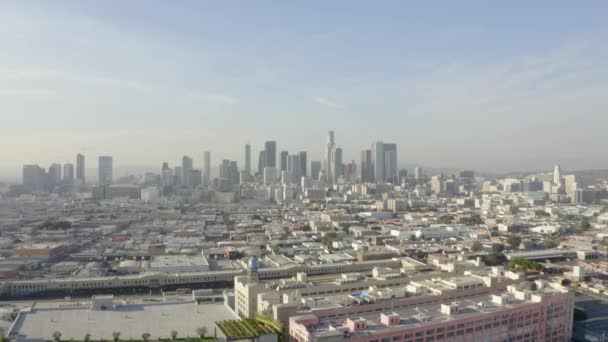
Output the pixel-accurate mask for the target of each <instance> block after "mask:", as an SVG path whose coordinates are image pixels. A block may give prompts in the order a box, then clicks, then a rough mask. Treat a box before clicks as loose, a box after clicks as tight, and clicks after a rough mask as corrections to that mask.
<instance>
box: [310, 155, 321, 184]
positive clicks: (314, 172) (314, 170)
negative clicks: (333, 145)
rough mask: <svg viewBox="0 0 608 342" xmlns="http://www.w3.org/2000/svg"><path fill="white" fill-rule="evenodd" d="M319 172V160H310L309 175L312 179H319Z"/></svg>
mask: <svg viewBox="0 0 608 342" xmlns="http://www.w3.org/2000/svg"><path fill="white" fill-rule="evenodd" d="M319 173H321V162H320V161H318V160H312V161H311V162H310V177H311V178H312V179H314V180H319Z"/></svg>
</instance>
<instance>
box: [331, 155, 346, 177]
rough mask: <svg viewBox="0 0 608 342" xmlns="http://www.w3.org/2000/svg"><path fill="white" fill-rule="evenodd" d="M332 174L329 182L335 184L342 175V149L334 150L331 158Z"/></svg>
mask: <svg viewBox="0 0 608 342" xmlns="http://www.w3.org/2000/svg"><path fill="white" fill-rule="evenodd" d="M331 165H332V169H331V171H332V174H331V182H332V184H335V183H337V182H338V178H339V177H340V176H342V175H343V174H344V165H343V164H342V149H341V148H339V147H336V148H334V150H333V153H332V158H331Z"/></svg>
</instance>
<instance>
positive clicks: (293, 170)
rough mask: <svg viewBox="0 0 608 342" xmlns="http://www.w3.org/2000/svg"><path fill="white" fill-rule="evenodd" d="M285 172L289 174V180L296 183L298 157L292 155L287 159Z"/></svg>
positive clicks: (298, 172) (298, 169) (298, 174)
mask: <svg viewBox="0 0 608 342" xmlns="http://www.w3.org/2000/svg"><path fill="white" fill-rule="evenodd" d="M287 171H288V172H289V177H290V178H291V182H293V183H295V182H297V181H298V180H299V179H300V177H301V175H300V155H299V154H293V155H290V156H288V157H287Z"/></svg>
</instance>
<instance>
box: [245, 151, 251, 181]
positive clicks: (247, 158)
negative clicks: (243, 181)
mask: <svg viewBox="0 0 608 342" xmlns="http://www.w3.org/2000/svg"><path fill="white" fill-rule="evenodd" d="M245 172H246V173H247V175H250V174H251V145H249V144H246V145H245Z"/></svg>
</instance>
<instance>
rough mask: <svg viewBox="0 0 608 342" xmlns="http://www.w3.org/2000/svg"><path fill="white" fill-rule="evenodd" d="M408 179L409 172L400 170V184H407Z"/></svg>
mask: <svg viewBox="0 0 608 342" xmlns="http://www.w3.org/2000/svg"><path fill="white" fill-rule="evenodd" d="M406 179H407V170H406V169H401V170H399V184H405V181H406Z"/></svg>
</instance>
